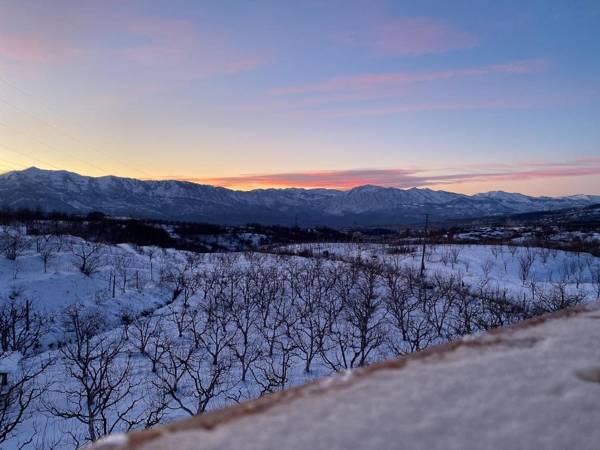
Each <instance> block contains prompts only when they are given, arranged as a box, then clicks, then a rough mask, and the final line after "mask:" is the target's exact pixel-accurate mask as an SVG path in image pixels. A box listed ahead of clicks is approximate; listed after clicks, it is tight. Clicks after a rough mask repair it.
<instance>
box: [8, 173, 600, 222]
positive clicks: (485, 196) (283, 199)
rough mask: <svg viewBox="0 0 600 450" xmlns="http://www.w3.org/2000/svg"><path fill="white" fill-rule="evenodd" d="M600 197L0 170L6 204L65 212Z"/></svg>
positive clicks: (418, 214)
mask: <svg viewBox="0 0 600 450" xmlns="http://www.w3.org/2000/svg"><path fill="white" fill-rule="evenodd" d="M594 203H600V196H596V195H586V194H580V195H574V196H565V197H533V196H527V195H524V194H519V193H508V192H502V191H491V192H483V193H478V194H474V195H467V194H460V193H454V192H449V191H442V190H440V191H436V190H432V189H428V188H410V189H399V188H394V187H382V186H374V185H365V186H357V187H354V188H352V189H349V190H347V191H342V190H337V189H325V188H313V189H305V188H282V189H276V188H268V189H255V190H251V191H238V190H233V189H228V188H224V187H219V186H212V185H207V184H198V183H194V182H190V181H181V180H140V179H136V178H126V177H117V176H113V175H107V176H101V177H89V176H84V175H80V174H77V173H75V172H69V171H66V170H45V169H39V168H36V167H30V168H28V169H24V170H21V171H12V172H7V173H5V174H2V175H0V206H2V207H4V208H11V209H18V208H29V209H42V210H45V211H60V212H67V213H88V212H91V211H102V212H105V213H106V214H110V215H114V216H127V217H134V218H147V219H166V220H186V221H203V222H213V223H223V224H243V223H249V222H258V223H265V224H281V225H290V224H301V225H306V226H313V225H329V226H348V225H379V224H398V225H402V224H411V223H418V222H420V221H422V218H423V215H424V214H425V213H428V214H430V215H431V216H432V218H433V219H437V220H444V219H457V218H474V217H482V216H493V215H501V214H512V213H523V212H533V211H546V210H552V209H561V208H566V207H577V206H582V207H583V206H587V205H590V204H594Z"/></svg>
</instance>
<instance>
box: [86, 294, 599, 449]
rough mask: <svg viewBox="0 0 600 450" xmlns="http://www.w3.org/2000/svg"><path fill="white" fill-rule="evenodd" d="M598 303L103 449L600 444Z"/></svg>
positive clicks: (112, 441)
mask: <svg viewBox="0 0 600 450" xmlns="http://www.w3.org/2000/svg"><path fill="white" fill-rule="evenodd" d="M598 307H599V305H598V304H596V305H595V306H593V308H590V309H588V310H582V311H579V312H577V313H575V314H564V313H563V314H561V315H559V316H558V317H554V318H548V319H546V320H545V321H540V320H537V321H535V322H532V323H531V324H526V325H525V326H519V327H516V328H514V329H506V330H502V331H500V332H495V333H491V334H489V335H481V336H477V337H475V338H473V337H469V338H465V339H463V340H462V341H459V342H457V343H454V344H449V345H446V346H441V347H439V348H433V349H431V350H430V351H426V352H423V353H417V354H414V355H413V356H412V357H407V358H405V359H400V360H395V361H391V362H388V363H383V364H380V365H377V366H374V367H371V368H368V369H366V370H357V371H356V372H354V373H349V374H343V375H340V376H335V377H332V378H328V379H325V380H322V381H320V382H318V383H315V384H312V385H308V386H306V387H303V388H299V389H296V390H292V391H289V392H287V393H286V392H284V393H281V394H276V395H274V396H272V397H270V398H264V399H262V400H259V401H256V402H250V403H248V404H242V405H240V406H237V407H232V408H230V409H226V410H223V411H217V412H215V413H213V414H208V415H205V416H200V417H198V418H194V419H190V420H188V421H185V422H181V423H174V424H172V425H168V426H166V427H164V428H162V429H156V430H153V431H148V432H141V433H133V434H131V435H117V436H114V437H109V438H108V439H107V440H105V441H103V442H100V443H98V444H97V445H95V446H93V447H92V448H93V449H97V450H124V449H132V448H136V449H138V450H165V449H172V448H177V449H179V450H192V449H198V448H202V449H205V450H210V449H215V450H216V449H218V450H228V449H240V448H244V449H247V450H269V449H273V450H275V449H277V450H279V449H282V448H285V449H288V450H293V449H298V450H305V449H312V450H321V449H322V450H330V449H340V450H341V449H365V450H368V449H389V448H406V449H462V450H466V449H482V448H490V449H491V448H511V449H534V448H544V449H564V448H577V449H590V450H591V449H596V448H598V442H600V427H598V423H599V422H600V409H599V408H598V398H599V395H600V365H599V364H598V362H599V361H600V347H599V346H598V342H599V341H600V327H599V326H598V320H599V319H600V310H599V309H598ZM540 322H541V323H540Z"/></svg>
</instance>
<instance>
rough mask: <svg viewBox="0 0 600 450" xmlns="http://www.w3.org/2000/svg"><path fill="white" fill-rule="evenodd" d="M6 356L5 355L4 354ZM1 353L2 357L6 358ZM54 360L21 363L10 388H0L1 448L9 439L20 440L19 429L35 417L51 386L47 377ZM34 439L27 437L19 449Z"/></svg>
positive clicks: (12, 377) (11, 380) (10, 382)
mask: <svg viewBox="0 0 600 450" xmlns="http://www.w3.org/2000/svg"><path fill="white" fill-rule="evenodd" d="M4 355H5V354H4ZM4 355H3V354H2V353H0V357H2V356H4ZM51 364H52V360H50V359H44V360H41V361H40V360H38V361H36V362H35V363H33V362H31V361H29V360H25V361H21V363H20V365H19V369H18V371H17V372H16V373H13V374H11V379H10V380H9V383H8V384H7V385H4V386H2V385H0V447H2V448H3V443H4V442H5V441H6V440H8V439H9V438H14V439H17V438H18V436H16V435H15V432H16V429H17V427H18V426H19V425H20V424H21V423H22V422H23V421H24V420H26V419H27V418H29V417H30V416H31V414H32V408H33V406H34V405H35V404H36V403H37V401H38V400H39V399H40V397H41V396H42V394H43V393H44V391H45V389H46V388H47V383H46V382H45V380H44V374H45V372H46V371H47V369H48V368H49V367H50V365H51ZM32 440H33V436H27V437H26V439H25V442H22V443H21V444H19V447H18V448H25V446H27V445H29V444H31V442H32Z"/></svg>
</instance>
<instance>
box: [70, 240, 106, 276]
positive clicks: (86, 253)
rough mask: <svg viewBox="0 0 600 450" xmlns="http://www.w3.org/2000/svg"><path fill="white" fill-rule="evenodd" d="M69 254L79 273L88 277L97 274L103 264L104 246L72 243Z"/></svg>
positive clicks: (97, 243) (84, 242)
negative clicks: (72, 257) (73, 258)
mask: <svg viewBox="0 0 600 450" xmlns="http://www.w3.org/2000/svg"><path fill="white" fill-rule="evenodd" d="M71 253H72V254H73V256H74V257H75V264H76V266H77V268H78V269H79V271H80V272H81V273H83V274H84V275H86V276H88V277H89V276H91V275H92V274H94V273H95V272H97V271H98V269H99V268H100V266H101V265H102V264H103V262H104V245H103V244H101V243H99V242H88V241H80V242H73V243H72V244H71Z"/></svg>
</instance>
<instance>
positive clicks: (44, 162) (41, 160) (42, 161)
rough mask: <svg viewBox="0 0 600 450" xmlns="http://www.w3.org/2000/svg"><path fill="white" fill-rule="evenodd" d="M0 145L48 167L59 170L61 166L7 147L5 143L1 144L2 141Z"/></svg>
mask: <svg viewBox="0 0 600 450" xmlns="http://www.w3.org/2000/svg"><path fill="white" fill-rule="evenodd" d="M0 146H2V147H3V148H5V149H6V150H8V151H9V152H13V153H16V154H18V155H21V156H24V157H25V158H29V159H32V160H34V161H37V162H40V163H42V164H44V165H45V166H50V167H52V168H54V169H58V170H61V167H58V166H55V165H54V164H52V163H49V162H48V161H44V160H43V159H40V158H38V157H36V156H32V155H30V154H27V153H23V152H22V151H20V150H15V149H14V148H11V147H7V146H6V144H2V143H0Z"/></svg>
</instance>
